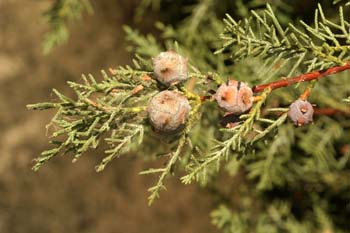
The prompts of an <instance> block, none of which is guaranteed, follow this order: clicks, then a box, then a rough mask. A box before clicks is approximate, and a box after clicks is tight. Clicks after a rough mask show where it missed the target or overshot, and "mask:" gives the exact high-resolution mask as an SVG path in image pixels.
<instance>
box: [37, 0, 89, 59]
mask: <svg viewBox="0 0 350 233" xmlns="http://www.w3.org/2000/svg"><path fill="white" fill-rule="evenodd" d="M83 11H88V12H89V13H92V7H91V5H90V2H89V0H55V2H54V3H53V4H52V6H51V8H50V10H48V11H47V12H46V13H45V18H46V20H47V22H48V24H49V26H50V30H49V31H48V32H47V33H46V35H45V39H44V41H43V51H44V53H45V54H47V53H49V52H50V51H51V50H52V49H53V48H55V47H56V46H58V45H60V44H63V43H65V42H66V41H67V40H68V37H69V30H68V28H67V24H68V22H69V21H72V20H75V19H79V18H81V15H82V13H83Z"/></svg>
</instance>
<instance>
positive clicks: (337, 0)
mask: <svg viewBox="0 0 350 233" xmlns="http://www.w3.org/2000/svg"><path fill="white" fill-rule="evenodd" d="M339 2H346V3H345V6H349V5H350V1H344V0H333V4H337V3H339Z"/></svg>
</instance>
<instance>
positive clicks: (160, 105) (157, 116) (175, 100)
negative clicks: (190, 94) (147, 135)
mask: <svg viewBox="0 0 350 233" xmlns="http://www.w3.org/2000/svg"><path fill="white" fill-rule="evenodd" d="M190 110H191V106H190V104H189V102H188V100H187V98H186V97H185V96H183V95H182V94H180V93H178V92H176V91H162V92H160V93H158V94H157V95H155V96H154V97H153V98H152V99H151V101H150V102H149V105H148V109H147V111H148V116H149V120H150V123H151V124H152V126H153V127H154V128H155V130H156V131H158V132H176V131H178V130H180V129H182V128H183V126H184V125H185V123H186V121H187V119H188V116H189V112H190Z"/></svg>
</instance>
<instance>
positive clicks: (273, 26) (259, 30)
mask: <svg viewBox="0 0 350 233" xmlns="http://www.w3.org/2000/svg"><path fill="white" fill-rule="evenodd" d="M224 22H225V25H226V27H225V32H224V33H223V34H222V36H221V37H222V39H223V41H224V44H223V46H222V48H221V49H219V50H218V51H217V53H221V52H229V53H230V54H231V57H232V59H234V60H235V61H237V60H241V59H246V58H248V57H261V58H263V59H266V62H265V64H264V73H263V75H265V74H267V73H272V74H274V73H275V72H271V71H273V68H275V67H279V68H278V69H283V75H285V76H287V77H288V76H292V75H293V74H294V73H295V71H296V70H297V69H301V68H304V71H305V72H310V71H312V70H320V69H321V70H322V69H325V68H328V67H330V66H333V65H335V64H344V63H345V62H346V61H348V60H349V59H350V55H349V45H348V44H349V42H350V34H349V29H350V23H349V22H348V21H346V20H345V19H344V15H343V9H342V7H340V8H339V23H335V22H332V21H330V20H329V19H327V17H326V16H325V14H324V12H323V9H322V7H321V5H318V9H317V10H316V11H315V16H314V26H310V25H308V24H307V23H305V22H304V21H300V23H301V26H302V28H298V27H297V26H295V25H294V24H293V23H289V25H288V26H287V27H282V26H281V23H280V22H279V20H278V18H277V17H276V15H275V13H274V11H273V10H272V8H271V6H270V5H267V9H266V10H265V11H263V12H262V13H260V14H259V13H258V12H256V11H252V12H251V17H249V18H247V19H245V20H242V21H237V20H234V19H233V18H232V17H231V16H229V15H227V16H226V19H225V20H224ZM291 64H293V65H291ZM270 78H271V75H269V76H268V77H267V78H266V79H265V80H268V79H270Z"/></svg>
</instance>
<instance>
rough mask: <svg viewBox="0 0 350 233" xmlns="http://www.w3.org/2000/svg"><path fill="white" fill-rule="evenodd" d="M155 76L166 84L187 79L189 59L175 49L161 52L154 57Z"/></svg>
mask: <svg viewBox="0 0 350 233" xmlns="http://www.w3.org/2000/svg"><path fill="white" fill-rule="evenodd" d="M153 72H154V75H155V78H156V79H157V80H158V81H159V82H161V83H163V84H164V85H166V86H170V85H173V84H176V83H179V82H182V81H185V80H186V79H187V76H188V75H187V59H185V58H184V57H182V56H181V55H180V54H178V53H176V52H174V51H166V52H161V53H160V54H159V55H158V56H156V57H155V58H154V59H153Z"/></svg>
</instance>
